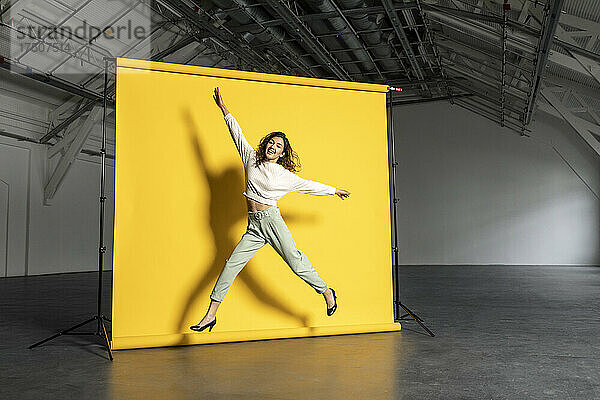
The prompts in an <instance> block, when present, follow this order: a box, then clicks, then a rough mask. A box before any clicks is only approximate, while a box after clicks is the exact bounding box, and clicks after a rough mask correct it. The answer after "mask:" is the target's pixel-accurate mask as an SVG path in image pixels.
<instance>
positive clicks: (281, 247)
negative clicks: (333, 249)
mask: <svg viewBox="0 0 600 400" xmlns="http://www.w3.org/2000/svg"><path fill="white" fill-rule="evenodd" d="M271 221H272V223H271V224H268V225H267V226H265V229H266V230H267V232H266V233H267V235H266V238H267V241H268V242H269V244H270V245H271V246H273V248H274V249H275V251H277V253H279V255H280V256H281V257H282V258H283V259H284V260H285V262H286V263H287V264H288V265H289V266H290V268H291V269H292V271H294V273H295V274H296V275H298V276H299V277H300V278H302V279H303V280H304V281H305V282H306V283H308V284H309V285H310V286H311V287H312V288H313V289H315V291H316V292H317V293H319V294H323V295H324V296H325V297H326V299H327V298H328V296H327V295H326V294H329V293H330V292H331V291H330V290H327V289H328V287H327V285H326V284H325V282H324V281H323V279H321V277H320V276H319V274H318V273H317V271H316V270H315V269H314V268H313V266H312V264H311V262H310V260H309V259H308V257H307V256H306V254H304V252H303V251H302V250H298V249H297V248H296V242H295V241H294V239H293V237H292V233H291V232H290V230H289V229H288V227H287V225H286V224H285V221H284V220H283V218H282V217H281V215H279V214H277V215H274V216H272V218H271ZM331 299H332V300H333V297H331ZM328 302H329V301H328Z"/></svg>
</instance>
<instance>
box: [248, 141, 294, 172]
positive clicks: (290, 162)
mask: <svg viewBox="0 0 600 400" xmlns="http://www.w3.org/2000/svg"><path fill="white" fill-rule="evenodd" d="M275 136H279V137H280V138H282V139H283V152H282V153H281V157H279V159H278V160H277V164H281V165H282V166H283V167H284V168H285V169H287V170H288V171H291V172H298V171H299V170H300V157H298V154H297V153H296V152H295V151H294V150H293V149H292V145H291V144H290V141H289V140H288V138H287V137H286V136H285V133H283V132H278V131H277V132H271V133H269V134H267V135H266V136H265V137H263V138H262V139H261V140H260V143H259V144H258V151H257V155H256V166H257V167H258V166H259V165H260V164H262V163H263V162H265V161H267V155H266V149H267V144H268V143H269V140H271V138H273V137H275Z"/></svg>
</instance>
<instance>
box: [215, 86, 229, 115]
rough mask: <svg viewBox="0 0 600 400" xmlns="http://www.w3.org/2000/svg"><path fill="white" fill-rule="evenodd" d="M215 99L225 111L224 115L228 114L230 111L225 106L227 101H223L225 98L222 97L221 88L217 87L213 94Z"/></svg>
mask: <svg viewBox="0 0 600 400" xmlns="http://www.w3.org/2000/svg"><path fill="white" fill-rule="evenodd" d="M213 99H215V103H217V105H218V106H219V108H220V109H221V111H223V115H227V113H228V112H229V111H228V110H227V107H225V103H224V102H223V99H222V98H221V92H220V91H219V88H215V93H214V94H213Z"/></svg>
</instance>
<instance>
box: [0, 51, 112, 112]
mask: <svg viewBox="0 0 600 400" xmlns="http://www.w3.org/2000/svg"><path fill="white" fill-rule="evenodd" d="M0 68H3V69H5V70H7V71H10V72H12V73H15V74H18V75H21V76H24V77H27V78H29V79H33V80H36V81H38V82H42V83H45V84H47V85H50V86H52V87H55V88H57V89H60V90H62V91H65V92H68V93H72V94H74V95H77V96H81V97H83V98H86V99H90V100H95V101H100V99H101V98H102V96H101V95H99V94H97V93H95V92H93V91H91V90H88V89H85V88H83V87H81V86H79V85H76V84H74V83H71V82H68V81H65V80H63V79H59V78H56V77H53V76H50V75H48V74H45V73H41V72H34V71H33V68H31V67H25V66H23V65H19V64H15V63H13V62H11V61H9V60H7V59H5V58H4V57H0Z"/></svg>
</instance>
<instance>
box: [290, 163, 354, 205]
mask: <svg viewBox="0 0 600 400" xmlns="http://www.w3.org/2000/svg"><path fill="white" fill-rule="evenodd" d="M283 179H284V180H286V181H287V183H288V184H289V185H290V189H291V191H292V192H297V193H305V194H312V195H315V196H327V195H331V194H335V195H338V196H339V197H340V198H341V199H342V200H343V199H345V198H346V197H349V196H350V192H347V191H345V190H340V189H336V188H335V187H333V186H329V185H325V184H324V183H321V182H316V181H311V180H309V179H303V178H300V177H299V176H298V175H296V174H294V173H293V172H291V171H288V170H287V169H284V170H283Z"/></svg>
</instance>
